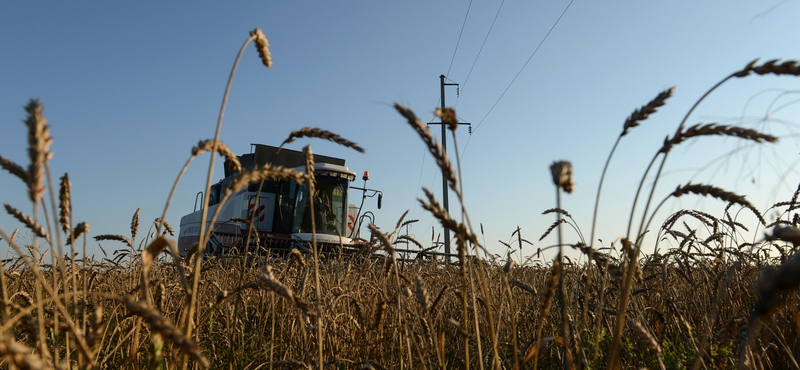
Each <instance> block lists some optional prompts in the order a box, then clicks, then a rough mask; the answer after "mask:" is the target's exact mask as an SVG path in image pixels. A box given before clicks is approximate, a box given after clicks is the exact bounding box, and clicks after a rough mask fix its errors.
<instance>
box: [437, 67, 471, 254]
mask: <svg viewBox="0 0 800 370" xmlns="http://www.w3.org/2000/svg"><path fill="white" fill-rule="evenodd" d="M444 79H445V76H444V75H440V76H439V86H440V88H441V92H442V110H444V108H445V103H444V87H445V86H458V84H456V83H445V82H444ZM456 119H458V118H456ZM428 125H442V152H443V153H442V154H444V155H447V129H446V127H445V126H446V125H445V123H444V122H431V123H429V124H428ZM459 125H472V124H471V123H466V122H464V123H459ZM453 134H454V135H455V133H453ZM448 193H449V191H448V190H447V176H446V172H445V169H444V168H442V204H443V205H444V210H445V211H447V214H450V204H449V202H448V200H447V199H448V197H447V195H448ZM444 253H446V254H450V229H448V228H445V229H444Z"/></svg>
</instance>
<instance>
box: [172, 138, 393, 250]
mask: <svg viewBox="0 0 800 370" xmlns="http://www.w3.org/2000/svg"><path fill="white" fill-rule="evenodd" d="M250 151H251V153H249V154H244V155H242V156H239V157H238V158H239V161H240V163H241V165H242V168H243V169H248V168H255V167H259V166H264V165H266V164H268V163H272V164H273V165H275V166H283V167H285V168H292V169H294V170H296V171H298V172H305V158H304V156H303V153H302V152H298V151H295V150H289V149H281V150H280V152H278V148H276V147H273V146H268V145H262V144H251V150H250ZM276 153H277V155H276ZM236 175H237V173H236V172H235V171H234V170H233V168H232V167H231V166H230V164H229V163H227V162H226V163H225V178H224V179H222V180H221V181H220V182H219V183H217V184H214V185H212V186H211V190H210V192H209V194H208V195H206V196H208V212H207V215H208V216H207V217H208V220H210V218H211V215H212V214H214V212H215V211H216V210H217V208H218V207H219V206H220V204H219V202H220V199H221V198H222V196H223V194H224V192H225V189H226V188H227V187H228V185H229V184H230V183H231V181H232V180H233V178H234V177H235V176H236ZM314 175H315V178H316V185H315V187H316V192H315V194H313V196H312V195H311V194H309V189H308V186H306V185H305V184H298V183H296V182H294V181H288V180H267V181H264V183H263V184H262V183H261V182H254V183H251V184H250V185H249V186H248V187H247V188H245V189H242V190H241V191H239V192H237V193H234V194H232V195H231V196H230V197H229V198H228V200H227V201H226V202H225V204H223V205H222V209H221V210H220V211H219V216H218V217H217V221H216V222H215V224H214V225H213V234H212V235H211V238H210V240H209V242H208V244H207V245H206V249H205V252H206V253H207V254H210V255H217V256H225V255H236V254H240V253H244V250H245V249H246V248H245V247H246V245H245V243H247V242H248V239H249V243H250V245H249V248H247V249H248V251H249V253H254V254H260V255H264V254H267V253H271V254H273V255H286V254H287V253H288V252H289V251H291V250H292V249H293V248H297V249H300V250H304V251H305V250H308V249H310V247H309V245H310V243H311V241H312V230H311V229H312V227H311V207H310V202H311V201H313V202H314V207H313V208H314V213H315V215H314V220H315V224H316V229H317V230H316V241H317V246H318V248H319V249H320V251H321V252H322V253H357V252H361V251H362V249H363V246H364V244H363V242H360V240H361V239H360V238H359V235H358V233H359V229H360V227H361V221H362V220H363V219H364V218H366V217H371V218H372V221H373V223H374V215H373V214H372V212H365V214H364V215H361V207H362V206H363V205H364V200H365V199H366V198H368V197H374V196H375V195H377V196H378V208H379V209H380V208H381V200H382V198H383V193H381V192H380V191H378V190H374V189H367V188H366V184H367V180H368V179H369V173H368V172H364V176H363V180H364V187H362V188H359V187H354V186H351V185H350V184H351V183H352V182H353V181H355V179H356V174H355V172H352V171H350V169H348V168H347V167H345V161H344V159H340V158H333V157H327V156H323V155H318V154H314ZM259 188H260V191H259ZM350 189H354V190H360V191H361V192H362V197H361V205H360V206H356V205H354V204H350V203H348V194H349V190H350ZM203 196H204V194H203V192H199V193H197V195H196V196H195V206H194V208H195V210H194V212H192V213H190V214H188V215H186V216H183V217H182V218H181V223H180V234H179V237H178V248H179V250H180V252H181V254H186V253H187V252H188V251H189V250H190V249H191V248H192V246H193V245H194V244H195V243H197V242H198V240H199V236H200V221H201V217H202V212H203V210H202V204H203ZM198 205H199V206H200V207H201V208H200V209H198ZM370 215H372V216H370ZM244 220H252V223H253V230H252V232H251V233H250V236H249V238H248V228H247V222H244ZM206 222H207V223H208V222H209V221H206ZM207 226H210V225H207Z"/></svg>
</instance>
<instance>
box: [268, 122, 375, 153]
mask: <svg viewBox="0 0 800 370" xmlns="http://www.w3.org/2000/svg"><path fill="white" fill-rule="evenodd" d="M304 137H308V138H320V139H325V140H328V141H330V142H334V143H336V144H339V145H341V146H344V147H347V148H351V149H353V150H355V151H357V152H359V153H364V148H362V147H360V146H358V144H356V143H354V142H352V141H350V140H347V139H345V138H343V137H341V136H339V135H337V134H335V133H333V132H330V131H328V130H323V129H320V128H316V127H303V128H301V129H300V130H294V131H292V133H291V134H289V137H288V138H286V140H284V141H283V143H282V144H281V146H284V145H286V144H291V143H293V142H294V140H295V139H299V138H304Z"/></svg>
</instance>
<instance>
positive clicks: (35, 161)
mask: <svg viewBox="0 0 800 370" xmlns="http://www.w3.org/2000/svg"><path fill="white" fill-rule="evenodd" d="M43 110H44V106H42V104H40V103H39V100H35V99H32V100H30V101H29V102H28V105H26V106H25V111H26V112H27V113H28V116H27V117H26V118H25V125H26V126H28V157H29V159H30V164H29V165H28V176H27V180H28V196H29V197H30V199H31V201H33V203H34V205H36V204H39V201H41V199H42V196H43V195H44V191H45V187H44V163H45V162H46V161H47V160H49V159H50V158H51V157H52V153H51V152H50V151H49V149H50V145H51V144H52V143H53V138H52V137H50V126H49V125H48V124H47V120H46V119H45V118H44V115H42V111H43ZM34 208H36V207H34Z"/></svg>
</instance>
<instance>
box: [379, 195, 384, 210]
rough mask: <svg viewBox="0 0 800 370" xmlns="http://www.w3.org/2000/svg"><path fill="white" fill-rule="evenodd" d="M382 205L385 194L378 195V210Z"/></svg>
mask: <svg viewBox="0 0 800 370" xmlns="http://www.w3.org/2000/svg"><path fill="white" fill-rule="evenodd" d="M381 203H383V193H378V209H381Z"/></svg>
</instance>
